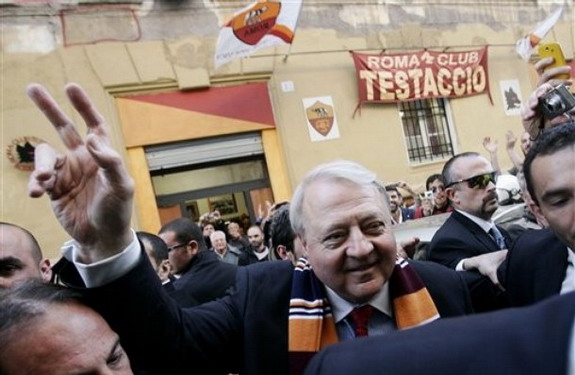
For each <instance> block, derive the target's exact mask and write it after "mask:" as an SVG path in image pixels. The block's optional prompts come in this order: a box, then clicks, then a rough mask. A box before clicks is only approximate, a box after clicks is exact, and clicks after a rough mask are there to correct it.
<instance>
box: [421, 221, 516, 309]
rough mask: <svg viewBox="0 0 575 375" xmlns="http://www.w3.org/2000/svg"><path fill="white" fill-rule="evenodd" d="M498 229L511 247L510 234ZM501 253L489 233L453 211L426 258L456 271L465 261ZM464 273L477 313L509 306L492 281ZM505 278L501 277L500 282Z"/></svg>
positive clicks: (435, 236) (433, 241)
mask: <svg viewBox="0 0 575 375" xmlns="http://www.w3.org/2000/svg"><path fill="white" fill-rule="evenodd" d="M497 228H499V230H500V231H501V233H502V234H503V236H504V237H505V239H506V242H507V243H508V244H509V243H510V239H509V236H508V235H507V232H506V231H505V230H504V229H503V228H501V227H499V226H497ZM498 250H499V248H498V246H497V243H496V242H495V240H494V239H493V238H491V236H490V235H489V234H487V233H486V232H485V231H484V230H483V229H482V228H481V227H480V226H479V225H477V224H475V223H474V222H473V221H472V220H470V219H469V218H467V217H466V216H465V215H463V214H461V213H459V212H457V211H455V210H454V211H453V212H452V213H451V215H450V216H449V218H448V219H447V220H446V221H445V223H443V225H442V226H441V228H439V230H438V231H437V232H436V233H435V235H434V236H433V238H432V240H431V242H430V243H429V246H428V247H427V259H428V260H430V261H432V262H437V263H440V264H443V265H444V266H447V267H449V268H453V269H455V267H456V266H457V263H459V262H460V261H461V260H462V259H464V258H470V257H474V256H477V255H482V254H487V253H491V252H494V251H498ZM502 269H503V268H502ZM461 274H462V276H463V278H464V279H465V281H466V282H467V286H468V288H469V291H470V293H471V299H472V300H473V308H474V309H475V311H477V312H483V311H490V310H497V309H500V308H504V307H507V297H506V296H505V295H504V293H502V291H501V290H500V289H499V288H497V287H495V286H494V285H493V283H491V281H490V280H489V278H487V277H485V276H482V275H481V274H480V273H479V272H475V271H472V272H461ZM504 277H505V276H504V275H503V274H501V276H500V279H501V280H502V279H503V278H504ZM501 280H500V282H502V281H501Z"/></svg>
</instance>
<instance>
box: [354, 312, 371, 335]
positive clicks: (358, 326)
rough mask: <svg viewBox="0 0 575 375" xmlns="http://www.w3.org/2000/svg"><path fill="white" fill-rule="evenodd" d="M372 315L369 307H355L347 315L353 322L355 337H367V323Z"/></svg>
mask: <svg viewBox="0 0 575 375" xmlns="http://www.w3.org/2000/svg"><path fill="white" fill-rule="evenodd" d="M372 313H373V307H371V306H370V305H363V306H361V307H356V308H355V309H353V311H352V312H351V313H349V316H350V318H351V321H352V322H353V327H354V332H355V337H362V336H367V323H368V321H369V318H370V317H371V314H372Z"/></svg>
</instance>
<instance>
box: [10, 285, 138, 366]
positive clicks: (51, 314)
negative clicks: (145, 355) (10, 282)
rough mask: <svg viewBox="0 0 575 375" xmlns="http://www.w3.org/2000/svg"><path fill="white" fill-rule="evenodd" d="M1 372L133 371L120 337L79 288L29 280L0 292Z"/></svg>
mask: <svg viewBox="0 0 575 375" xmlns="http://www.w3.org/2000/svg"><path fill="white" fill-rule="evenodd" d="M0 374H3V375H26V374H38V375H40V374H41V375H62V374H110V375H131V374H132V370H131V368H130V361H129V359H128V356H127V355H126V353H125V352H124V349H122V346H121V345H120V339H119V338H118V335H117V334H116V333H115V332H114V331H112V329H111V328H110V326H109V325H108V323H106V321H105V320H104V319H103V318H102V317H101V316H100V315H99V314H98V313H96V312H95V311H94V310H92V309H91V308H89V307H87V306H86V305H84V304H83V303H81V302H80V295H79V293H78V292H77V291H72V290H71V289H68V288H64V287H61V286H58V285H53V284H49V283H42V282H40V281H38V280H27V281H24V282H23V283H21V284H18V285H15V286H13V287H11V288H9V289H6V290H3V291H2V290H0Z"/></svg>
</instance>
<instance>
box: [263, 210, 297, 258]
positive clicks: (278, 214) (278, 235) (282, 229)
mask: <svg viewBox="0 0 575 375" xmlns="http://www.w3.org/2000/svg"><path fill="white" fill-rule="evenodd" d="M269 221H270V246H271V248H272V252H273V254H274V256H275V257H276V258H277V259H282V260H289V261H290V262H292V263H293V264H294V265H295V264H296V263H297V261H298V259H300V258H301V257H302V256H304V249H303V246H302V243H301V239H300V238H298V237H297V236H296V235H295V233H294V231H293V229H292V227H291V221H290V219H289V204H285V205H283V206H281V207H280V208H278V209H277V210H276V211H275V212H274V213H273V215H272V216H271V218H270V219H269Z"/></svg>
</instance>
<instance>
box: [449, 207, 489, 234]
mask: <svg viewBox="0 0 575 375" xmlns="http://www.w3.org/2000/svg"><path fill="white" fill-rule="evenodd" d="M456 211H457V212H459V213H460V214H462V215H463V216H465V217H467V218H468V219H469V220H471V221H473V222H474V223H475V224H477V225H479V226H480V227H481V229H483V231H484V232H485V233H488V232H489V230H490V229H491V227H493V226H495V223H494V222H493V220H490V221H486V220H483V219H481V218H479V217H477V216H473V215H471V214H469V213H467V212H464V211H461V210H458V209H456Z"/></svg>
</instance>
